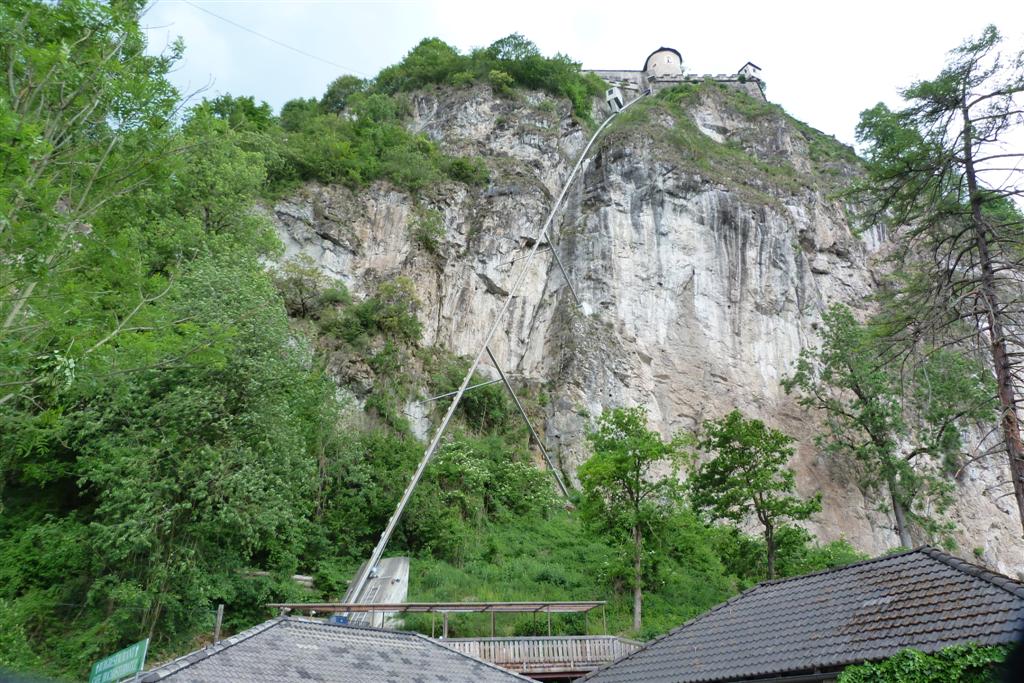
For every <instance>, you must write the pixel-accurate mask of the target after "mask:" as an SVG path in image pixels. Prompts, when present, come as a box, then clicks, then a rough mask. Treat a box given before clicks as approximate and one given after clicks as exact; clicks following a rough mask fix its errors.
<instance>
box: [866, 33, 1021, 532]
mask: <svg viewBox="0 0 1024 683" xmlns="http://www.w3.org/2000/svg"><path fill="white" fill-rule="evenodd" d="M1000 42H1001V37H1000V35H999V32H998V31H997V30H996V28H995V27H994V26H989V27H987V28H986V29H985V30H984V31H983V32H982V34H981V35H980V36H979V37H978V38H976V39H972V40H968V41H967V42H965V43H964V44H963V45H961V46H960V47H959V48H957V49H955V50H953V51H952V52H951V53H950V58H949V62H948V63H947V65H946V67H945V68H944V69H943V70H942V72H941V73H939V75H938V76H937V77H936V78H934V79H932V80H927V81H920V82H918V83H914V84H913V85H912V86H910V87H909V88H907V89H905V90H903V92H902V95H903V97H904V99H905V100H906V101H907V105H906V106H905V107H904V108H903V109H900V110H897V111H892V110H890V109H889V108H888V107H887V106H886V105H884V104H878V105H876V106H875V107H874V108H872V109H869V110H867V111H865V112H864V113H862V114H861V120H860V124H859V125H858V128H857V137H858V139H859V140H860V141H861V142H862V143H864V145H865V158H866V160H867V169H868V180H867V182H866V183H865V184H863V185H862V186H861V187H860V188H859V189H860V192H861V195H862V197H864V198H866V199H867V200H869V202H870V205H871V207H872V213H871V215H870V216H869V218H870V219H872V220H876V221H881V222H884V223H886V224H887V225H889V226H890V228H891V231H892V236H893V240H894V242H895V244H896V245H897V249H896V252H895V254H894V257H893V263H894V264H896V274H895V277H894V280H893V289H894V291H893V292H892V295H891V296H890V300H889V302H888V306H887V309H888V312H889V319H888V327H889V334H890V336H891V337H892V338H893V339H894V340H896V341H897V342H900V344H901V345H902V346H903V348H913V347H914V346H916V345H917V344H920V343H922V342H923V343H925V344H935V345H941V344H945V343H949V341H950V340H954V341H955V340H965V341H966V340H972V341H973V342H974V343H975V344H976V345H977V347H978V349H979V351H983V352H984V353H985V354H986V355H987V356H989V357H990V358H991V371H992V373H993V374H994V375H995V378H996V389H997V395H998V398H999V404H1000V407H1001V415H1000V427H1001V431H1002V437H1003V441H1004V443H1005V448H1006V454H1007V457H1008V462H1009V472H1010V479H1011V481H1012V484H1013V491H1014V495H1015V496H1016V500H1017V507H1018V511H1019V513H1020V518H1021V524H1022V525H1024V442H1022V440H1021V431H1020V424H1019V416H1018V413H1017V401H1018V395H1019V393H1020V387H1019V386H1018V385H1019V382H1020V373H1021V370H1022V369H1024V368H1022V367H1021V359H1022V356H1021V354H1020V353H1018V352H1017V351H1015V349H1016V348H1017V347H1019V346H1021V341H1022V340H1021V339H1020V337H1019V336H1018V333H1017V330H1020V329H1021V323H1024V319H1022V317H1021V314H1022V313H1024V295H1022V292H1021V289H1020V282H1019V277H1018V273H1019V272H1020V270H1021V268H1022V267H1024V259H1022V257H1021V255H1022V254H1024V249H1022V247H1024V242H1022V240H1021V235H1022V234H1024V233H1022V231H1021V227H1022V226H1024V217H1022V216H1021V213H1020V211H1019V210H1018V209H1017V208H1016V207H1015V206H1014V200H1016V199H1019V198H1020V197H1021V196H1024V182H1022V181H1024V165H1022V163H1021V162H1022V160H1024V152H1021V151H1020V150H1019V149H1015V148H1013V147H1011V146H1008V140H1009V139H1010V136H1012V135H1013V134H1014V132H1019V130H1020V123H1021V120H1022V119H1021V116H1022V113H1024V105H1022V103H1021V101H1020V97H1021V94H1020V93H1021V92H1022V91H1024V56H1022V55H1021V54H1015V55H1011V56H1010V57H1009V58H1006V59H1004V58H1003V57H1002V55H1001V54H1000Z"/></svg>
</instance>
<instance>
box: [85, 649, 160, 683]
mask: <svg viewBox="0 0 1024 683" xmlns="http://www.w3.org/2000/svg"><path fill="white" fill-rule="evenodd" d="M148 648H149V638H146V639H145V640H140V641H139V642H137V643H135V644H134V645H129V646H128V647H126V648H125V649H123V650H121V651H119V652H115V653H114V654H112V655H110V656H109V657H104V658H103V659H101V660H100V661H98V662H96V663H95V664H93V665H92V671H90V672H89V683H115V681H119V680H121V679H122V678H129V677H130V676H134V675H135V674H137V673H139V672H140V671H142V666H143V665H144V664H145V663H146V650H147V649H148Z"/></svg>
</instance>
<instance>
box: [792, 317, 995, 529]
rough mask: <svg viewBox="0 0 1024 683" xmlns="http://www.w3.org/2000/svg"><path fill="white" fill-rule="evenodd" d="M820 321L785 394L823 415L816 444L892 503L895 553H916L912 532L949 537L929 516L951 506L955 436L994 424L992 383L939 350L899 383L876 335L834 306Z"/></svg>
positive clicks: (958, 449)
mask: <svg viewBox="0 0 1024 683" xmlns="http://www.w3.org/2000/svg"><path fill="white" fill-rule="evenodd" d="M822 321H823V322H824V327H823V330H822V335H821V336H822V341H821V345H820V347H818V348H815V349H810V348H807V349H804V350H803V351H801V353H800V358H799V360H798V361H797V367H796V370H795V372H794V373H793V375H792V376H791V377H788V378H787V379H786V380H784V381H783V386H784V387H785V389H786V391H787V393H788V392H797V394H798V395H799V401H800V404H801V405H803V406H806V407H809V408H816V409H818V410H821V411H823V413H824V416H825V427H826V432H825V433H824V434H822V435H821V436H819V437H818V439H817V442H818V444H819V445H820V446H822V447H823V448H825V449H826V450H827V451H828V452H830V453H833V454H835V455H838V456H841V457H852V458H854V459H855V460H856V461H858V462H859V463H860V465H861V467H862V473H863V475H864V478H863V482H864V484H865V486H866V487H867V488H868V490H870V491H874V492H876V493H878V494H882V495H883V496H884V497H886V498H888V500H889V505H890V509H891V511H892V515H893V519H894V520H895V522H896V531H897V534H898V536H899V542H900V545H902V546H903V547H904V548H910V547H913V539H912V537H911V524H914V525H916V526H917V527H918V528H920V529H922V530H923V531H925V532H926V533H927V534H929V535H931V536H934V535H936V534H941V533H943V532H945V531H948V528H949V527H948V525H944V524H942V523H940V522H939V521H938V520H936V519H935V518H934V517H933V516H931V515H930V514H929V513H928V512H927V511H928V510H929V509H933V510H934V512H935V513H938V514H941V513H942V512H943V511H944V510H945V509H946V508H948V506H949V503H950V502H951V493H952V484H951V483H950V481H949V478H948V477H947V476H944V472H949V471H950V470H952V469H954V468H956V467H958V466H959V465H960V459H961V454H962V449H963V442H962V438H961V436H960V435H961V431H962V430H963V429H965V428H967V427H968V426H970V425H971V424H973V423H975V422H979V421H983V420H986V419H991V418H992V417H993V416H994V410H993V407H994V406H993V400H992V393H993V391H992V386H991V382H989V381H988V378H987V377H985V375H984V372H983V370H982V369H981V368H980V367H978V366H977V365H976V364H975V363H972V362H970V361H969V360H968V359H966V358H964V357H963V356H962V355H961V354H958V353H955V352H953V351H949V350H943V349H938V350H933V351H932V352H931V353H930V354H929V355H927V356H925V357H924V358H923V359H920V360H919V361H918V362H916V363H915V364H913V366H912V367H911V369H910V370H909V371H908V372H906V373H904V374H903V376H901V374H900V372H899V371H898V368H893V365H892V364H891V363H887V362H886V361H885V359H884V348H885V340H884V339H881V338H880V337H879V336H878V330H877V328H872V327H869V326H866V325H862V324H860V323H858V322H857V320H856V318H854V316H853V313H852V312H851V311H850V310H849V309H848V308H846V307H845V306H842V305H838V304H837V305H835V306H833V307H832V308H830V309H829V310H828V311H826V312H825V313H824V314H823V315H822ZM929 501H930V502H931V503H932V505H931V506H929V505H927V504H926V503H927V502H929Z"/></svg>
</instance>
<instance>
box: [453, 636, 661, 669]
mask: <svg viewBox="0 0 1024 683" xmlns="http://www.w3.org/2000/svg"><path fill="white" fill-rule="evenodd" d="M440 642H442V643H444V644H445V645H447V646H448V647H450V648H453V649H455V650H458V651H459V652H462V653H463V654H467V655H470V656H473V657H476V658H477V659H482V660H484V661H485V662H491V663H492V664H497V665H498V666H500V667H502V668H505V669H510V670H512V671H516V672H518V673H558V672H586V671H592V670H594V669H597V668H599V667H602V666H604V665H605V664H610V663H611V662H613V661H615V660H616V659H618V658H619V657H623V656H625V655H628V654H630V653H631V652H635V651H637V650H639V649H640V648H641V647H643V643H640V642H637V641H635V640H628V639H626V638H617V637H615V636H538V637H524V638H448V639H446V640H441V641H440Z"/></svg>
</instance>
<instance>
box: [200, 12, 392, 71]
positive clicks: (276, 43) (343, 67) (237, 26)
mask: <svg viewBox="0 0 1024 683" xmlns="http://www.w3.org/2000/svg"><path fill="white" fill-rule="evenodd" d="M181 1H182V2H184V3H185V4H186V5H191V6H192V7H195V8H196V9H197V10H199V11H200V12H206V13H207V14H209V15H210V16H211V17H215V18H217V19H220V20H221V21H223V22H226V23H228V24H231V25H232V26H234V27H236V28H240V29H242V30H243V31H247V32H249V33H251V34H253V35H254V36H258V37H260V38H262V39H263V40H269V41H270V42H271V43H274V44H275V45H280V46H281V47H283V48H285V49H288V50H291V51H292V52H298V53H299V54H300V55H303V56H304V57H309V58H310V59H315V60H317V61H318V62H323V63H324V64H329V65H330V66H334V67H337V68H339V69H341V70H343V71H346V72H349V73H354V74H359V75H360V76H365V77H366V78H373V77H372V76H370V75H369V74H366V73H363V72H362V71H359V70H358V69H352V68H350V67H347V66H344V65H342V64H338V63H337V62H332V61H331V60H329V59H324V58H323V57H317V56H316V55H314V54H310V53H309V52H306V51H305V50H300V49H299V48H297V47H292V46H291V45H289V44H288V43H282V42H281V41H280V40H277V39H276V38H271V37H270V36H268V35H266V34H265V33H260V32H259V31H257V30H255V29H251V28H249V27H248V26H243V25H241V24H239V23H238V22H237V21H233V20H231V19H228V18H227V17H223V16H221V15H219V14H217V13H216V12H212V11H210V10H208V9H206V8H205V7H202V6H201V5H198V4H196V3H194V2H192V0H181Z"/></svg>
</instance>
